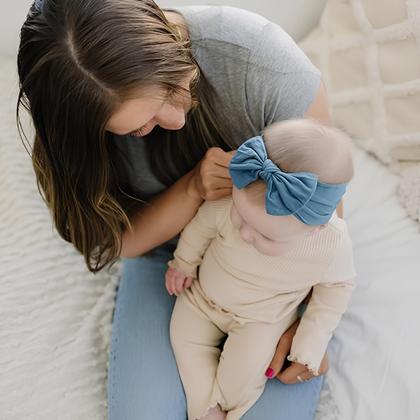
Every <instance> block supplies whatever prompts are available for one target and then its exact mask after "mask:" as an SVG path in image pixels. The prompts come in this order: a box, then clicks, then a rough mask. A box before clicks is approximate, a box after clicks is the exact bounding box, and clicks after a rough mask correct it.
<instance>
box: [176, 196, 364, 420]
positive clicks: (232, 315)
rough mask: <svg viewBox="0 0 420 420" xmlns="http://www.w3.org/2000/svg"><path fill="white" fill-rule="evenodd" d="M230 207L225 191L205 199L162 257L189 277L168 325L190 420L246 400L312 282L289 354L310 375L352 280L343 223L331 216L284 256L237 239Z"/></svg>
mask: <svg viewBox="0 0 420 420" xmlns="http://www.w3.org/2000/svg"><path fill="white" fill-rule="evenodd" d="M231 206H232V199H231V197H229V198H225V199H221V200H217V201H207V202H205V203H204V204H203V205H202V206H201V207H200V208H199V210H198V212H197V214H196V215H195V217H194V218H193V219H192V220H191V222H190V223H189V224H188V225H187V226H186V227H185V229H184V230H183V232H182V234H181V237H180V239H179V242H178V246H177V249H176V250H175V253H174V259H173V260H171V261H170V262H169V265H170V266H171V267H174V268H178V269H181V270H182V271H183V272H184V273H185V274H186V275H192V276H194V277H195V278H196V280H194V282H193V284H192V286H191V288H190V289H185V290H184V291H183V292H182V294H181V295H180V296H179V297H178V298H177V301H176V304H175V307H174V311H173V314H172V319H171V331H170V335H171V342H172V347H173V349H174V353H175V357H176V360H177V364H178V369H179V372H180V376H181V379H182V382H183V385H184V389H185V393H186V397H187V405H188V417H189V419H190V420H193V419H197V418H199V417H201V416H203V415H204V414H205V412H206V410H207V409H208V408H209V407H212V406H214V405H216V404H217V403H219V404H220V406H221V407H222V408H223V409H224V410H226V411H229V413H228V416H227V419H228V420H234V419H239V418H240V417H241V416H242V415H243V414H244V413H245V412H246V411H247V410H248V409H249V408H250V407H251V406H252V405H253V404H254V403H255V401H256V400H257V399H258V398H259V396H260V395H261V393H262V392H263V390H264V386H265V382H266V379H267V378H266V377H265V370H266V369H267V367H268V366H269V364H270V362H271V359H272V357H273V355H274V351H275V348H276V345H277V342H278V340H279V338H280V336H281V335H282V333H283V332H284V331H285V330H286V329H287V328H288V327H289V326H290V324H292V323H293V322H294V321H295V319H296V318H297V307H298V305H299V303H300V302H301V301H302V300H303V299H304V298H305V296H306V295H307V294H308V292H309V291H310V289H311V287H313V292H312V296H311V299H310V302H309V304H308V307H307V309H306V311H305V313H304V314H303V317H302V319H301V321H300V324H299V327H298V329H297V331H296V334H295V336H294V339H293V344H292V348H291V351H290V356H289V360H292V361H297V362H299V363H302V364H306V365H307V366H308V368H309V369H311V370H312V371H313V372H314V373H315V374H317V370H318V368H319V365H320V363H321V360H322V358H323V356H324V354H325V351H326V348H327V344H328V341H329V340H330V338H331V334H332V332H333V330H334V329H335V327H336V326H337V324H338V322H339V320H340V317H341V315H342V313H343V312H344V311H345V309H346V307H347V304H348V301H349V298H350V296H351V292H352V289H353V287H354V278H355V275H356V274H355V270H354V265H353V254H352V245H351V240H350V237H349V234H348V231H347V227H346V223H345V221H344V220H342V219H340V218H338V217H337V216H335V215H334V216H333V217H332V219H331V220H330V222H329V223H328V224H327V226H326V228H324V229H323V230H321V231H319V232H317V233H315V234H311V235H308V236H306V237H305V238H303V239H301V240H299V241H298V242H296V243H294V244H291V246H290V249H289V250H288V251H287V252H286V253H284V254H283V255H280V256H266V255H263V254H261V253H259V252H258V251H257V250H256V249H255V248H254V247H253V246H252V245H250V244H249V243H247V242H245V241H244V240H243V239H242V238H241V236H240V233H239V231H238V230H237V229H236V228H235V227H234V226H233V225H232V222H231V217H230V211H231ZM197 267H199V270H197ZM197 273H198V278H197ZM226 334H227V336H228V337H227V339H226V342H225V344H224V347H223V352H221V351H220V349H219V348H218V345H219V344H220V342H221V341H222V339H223V338H224V337H225V335H226Z"/></svg>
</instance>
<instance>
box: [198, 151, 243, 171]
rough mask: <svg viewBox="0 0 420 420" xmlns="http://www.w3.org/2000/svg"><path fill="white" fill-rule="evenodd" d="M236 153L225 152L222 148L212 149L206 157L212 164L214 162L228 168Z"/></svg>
mask: <svg viewBox="0 0 420 420" xmlns="http://www.w3.org/2000/svg"><path fill="white" fill-rule="evenodd" d="M235 152H236V151H235V150H231V151H229V152H225V151H224V150H223V149H221V148H220V147H210V149H208V150H207V152H206V155H205V157H206V158H207V159H208V160H209V161H210V162H214V163H215V164H216V165H219V166H223V167H225V168H227V167H228V166H229V162H230V161H231V159H232V157H233V155H234V154H235Z"/></svg>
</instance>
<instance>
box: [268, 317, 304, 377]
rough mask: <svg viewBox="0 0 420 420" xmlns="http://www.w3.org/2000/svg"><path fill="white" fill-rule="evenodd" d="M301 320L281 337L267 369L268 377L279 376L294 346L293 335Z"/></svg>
mask: <svg viewBox="0 0 420 420" xmlns="http://www.w3.org/2000/svg"><path fill="white" fill-rule="evenodd" d="M299 321H300V319H297V320H296V321H295V322H294V323H293V324H292V325H291V326H290V327H289V328H288V329H287V330H286V331H285V332H284V333H283V335H282V336H281V337H280V339H279V342H278V343H277V347H276V352H275V354H274V357H273V359H272V361H271V363H270V366H269V367H268V369H267V371H266V376H267V377H269V378H274V377H275V376H278V373H279V372H280V370H281V369H282V367H283V365H284V361H285V359H286V356H287V355H288V354H289V351H290V348H291V347H292V341H293V336H294V335H295V332H296V329H297V327H298V325H299Z"/></svg>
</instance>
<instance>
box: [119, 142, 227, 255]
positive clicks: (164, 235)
mask: <svg viewBox="0 0 420 420" xmlns="http://www.w3.org/2000/svg"><path fill="white" fill-rule="evenodd" d="M231 158H232V153H227V152H224V151H223V150H222V149H220V148H217V147H213V148H210V149H209V150H208V151H207V153H206V155H205V156H204V158H203V159H202V160H201V161H200V162H199V164H198V165H197V166H196V167H195V168H194V169H193V170H192V171H190V172H188V173H187V174H186V175H184V176H183V177H182V178H180V179H179V180H178V181H177V182H175V183H174V184H173V185H172V186H171V187H169V188H167V189H166V190H165V191H163V192H162V193H160V194H159V195H157V196H156V197H154V198H153V199H152V200H150V203H148V204H147V205H145V207H143V208H142V209H141V210H140V211H139V212H138V213H137V214H136V215H135V216H134V217H133V218H132V220H131V223H132V226H133V230H132V231H129V230H126V231H125V232H124V233H123V235H122V249H121V253H120V255H121V257H124V258H133V257H136V256H138V255H141V254H144V253H145V252H147V251H150V250H151V249H153V248H155V247H156V246H158V245H160V244H162V243H164V242H166V241H168V240H169V239H172V238H173V237H174V236H175V235H177V234H178V233H179V232H180V231H181V230H182V229H183V228H184V226H185V225H186V224H187V223H188V222H189V221H190V220H191V219H192V218H193V216H194V215H195V213H196V212H197V209H198V208H199V207H200V205H201V203H202V201H203V200H204V199H206V200H217V199H219V198H221V197H224V196H226V195H229V194H230V193H231V190H232V182H231V179H230V176H229V172H228V165H229V162H230V159H231Z"/></svg>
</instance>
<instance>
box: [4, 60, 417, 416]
mask: <svg viewBox="0 0 420 420" xmlns="http://www.w3.org/2000/svg"><path fill="white" fill-rule="evenodd" d="M14 70H15V64H14V62H13V61H12V60H10V59H7V60H6V59H4V58H2V59H0V267H1V274H0V372H1V373H0V420H76V419H77V420H95V419H98V420H99V419H100V420H105V419H106V411H107V409H106V372H107V370H106V365H107V349H108V342H109V337H110V331H111V316H112V310H113V306H114V297H115V288H116V285H117V281H118V274H119V273H118V266H117V267H115V269H114V270H112V272H111V273H106V272H103V273H99V274H97V275H92V274H90V273H88V272H87V271H86V269H85V267H84V263H83V259H82V257H81V256H80V255H78V254H77V252H76V251H74V250H73V248H72V246H71V245H69V244H67V243H65V242H64V241H62V240H61V239H60V238H59V237H58V236H57V234H56V233H55V232H54V231H53V229H52V226H51V220H50V216H49V214H48V211H47V209H46V208H45V206H44V204H43V202H42V201H41V199H40V197H39V194H38V192H37V189H36V186H35V181H34V176H33V171H32V168H31V165H30V161H29V158H28V156H27V155H26V152H25V151H24V149H23V146H22V145H21V142H20V140H19V139H18V137H17V134H16V129H15V124H14V107H15V100H16V86H17V85H16V83H17V82H16V77H15V76H14ZM355 160H356V174H357V175H356V178H355V180H354V182H353V183H352V185H351V188H350V191H349V193H348V195H347V198H346V219H347V220H348V223H349V227H350V230H351V233H352V236H353V240H354V248H355V258H356V264H357V269H358V273H359V280H358V288H357V289H356V291H355V293H354V298H353V300H352V304H351V307H350V309H349V311H348V313H347V314H346V315H345V317H344V319H343V320H342V322H341V324H340V326H339V328H338V330H337V332H336V337H335V339H334V341H333V342H332V345H331V349H332V351H331V354H330V357H331V359H332V360H333V363H332V367H331V369H330V372H329V374H328V376H327V380H326V383H325V387H324V391H323V393H322V397H321V401H320V404H319V407H318V411H317V420H338V419H339V420H347V419H348V420H350V419H351V420H375V419H381V420H396V419H398V420H400V419H401V420H417V419H419V418H420V398H417V397H418V394H419V389H420V387H419V378H420V368H419V359H418V356H417V354H418V353H417V351H418V347H419V345H420V328H419V325H418V324H419V318H420V305H419V303H418V300H419V296H420V293H419V292H420V235H419V233H418V231H417V226H416V224H415V223H414V222H412V221H411V220H410V219H409V218H408V217H407V216H406V214H405V212H404V210H402V209H401V207H400V206H399V204H398V202H397V199H396V196H395V188H396V184H397V181H396V177H395V176H393V175H391V174H390V173H389V172H388V171H387V170H386V169H385V168H384V167H382V166H381V165H380V164H378V163H377V162H376V161H375V160H373V158H371V157H369V156H368V155H366V154H365V153H364V152H361V151H358V150H356V151H355ZM162 287H163V285H162ZM121 420H124V419H121ZM145 420H159V419H145ZM256 420H263V419H256Z"/></svg>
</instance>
